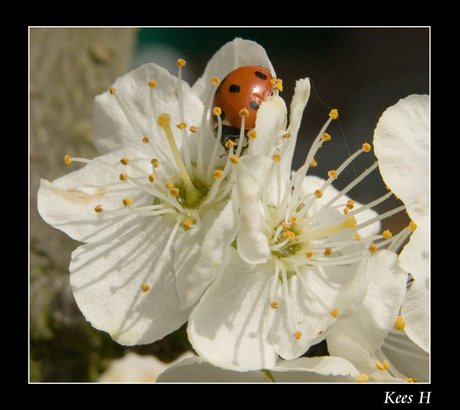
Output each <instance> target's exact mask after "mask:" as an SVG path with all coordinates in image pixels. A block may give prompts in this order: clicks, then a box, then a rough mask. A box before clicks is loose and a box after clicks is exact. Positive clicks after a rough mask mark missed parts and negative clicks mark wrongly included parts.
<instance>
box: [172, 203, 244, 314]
mask: <svg viewBox="0 0 460 410" xmlns="http://www.w3.org/2000/svg"><path fill="white" fill-rule="evenodd" d="M233 208H234V203H233V201H231V200H230V201H229V202H227V205H226V206H225V207H224V209H223V210H222V211H221V212H220V213H218V214H217V212H209V213H207V214H206V215H205V216H206V219H205V220H203V221H202V226H203V228H202V229H191V230H189V231H187V232H184V233H183V234H182V235H181V236H180V238H179V239H178V240H177V241H176V244H175V254H176V258H175V262H174V267H175V272H176V279H177V290H178V292H179V295H180V298H181V308H182V309H185V308H187V307H189V306H191V305H193V304H194V303H195V302H196V301H197V300H198V298H200V297H201V295H202V294H203V292H204V291H205V290H206V288H207V287H208V286H209V285H210V284H211V283H212V282H213V281H214V280H215V278H216V277H217V276H218V275H219V274H220V273H221V272H222V271H223V269H224V268H225V266H226V264H227V261H228V258H229V252H230V245H231V243H232V242H233V240H234V239H235V236H236V233H237V228H238V226H237V224H236V222H235V217H236V215H235V212H234V209H233ZM216 214H217V216H216ZM205 227H208V228H209V229H207V228H205ZM191 267H192V268H191Z"/></svg>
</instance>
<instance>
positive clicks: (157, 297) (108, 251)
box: [69, 218, 190, 345]
mask: <svg viewBox="0 0 460 410" xmlns="http://www.w3.org/2000/svg"><path fill="white" fill-rule="evenodd" d="M173 229H174V222H172V221H170V220H169V219H168V218H157V219H155V220H151V221H149V222H148V223H145V224H144V225H143V226H141V227H139V228H137V229H135V230H133V231H132V232H130V233H129V234H127V235H125V236H124V237H123V238H121V240H119V241H117V242H114V243H111V244H110V243H94V244H87V245H83V246H80V247H79V248H78V249H77V250H75V251H74V252H73V253H72V262H71V264H70V267H69V270H70V282H71V285H72V290H73V294H74V296H75V300H76V302H77V304H78V307H79V308H80V310H81V311H82V313H83V315H84V316H85V317H86V319H87V320H88V321H89V322H91V324H92V325H93V326H94V327H95V328H97V329H100V330H104V331H106V332H108V333H109V334H110V335H111V336H112V338H113V339H114V340H116V341H117V342H118V343H120V344H124V345H135V344H146V343H152V342H154V341H156V340H159V339H161V338H162V337H164V336H165V335H167V334H169V333H171V332H172V331H174V330H176V329H178V328H179V327H180V326H181V325H182V324H183V323H185V322H186V321H187V318H188V315H189V313H190V309H189V310H181V309H180V308H179V303H180V299H179V295H178V294H177V290H176V282H175V278H174V271H173V266H172V257H171V255H170V253H169V248H168V249H166V250H165V245H166V243H167V241H168V239H169V236H170V235H171V234H172V232H173Z"/></svg>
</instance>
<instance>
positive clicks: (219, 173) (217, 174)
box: [213, 169, 224, 179]
mask: <svg viewBox="0 0 460 410" xmlns="http://www.w3.org/2000/svg"><path fill="white" fill-rule="evenodd" d="M213 174H214V178H216V179H221V178H222V177H223V176H224V173H223V172H222V171H221V170H220V169H215V170H214V172H213Z"/></svg>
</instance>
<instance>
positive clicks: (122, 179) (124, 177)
mask: <svg viewBox="0 0 460 410" xmlns="http://www.w3.org/2000/svg"><path fill="white" fill-rule="evenodd" d="M127 180H128V174H120V181H127Z"/></svg>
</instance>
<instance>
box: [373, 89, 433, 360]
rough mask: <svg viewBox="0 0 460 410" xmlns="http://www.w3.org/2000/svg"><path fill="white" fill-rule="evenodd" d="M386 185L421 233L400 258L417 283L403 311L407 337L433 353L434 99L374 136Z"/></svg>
mask: <svg viewBox="0 0 460 410" xmlns="http://www.w3.org/2000/svg"><path fill="white" fill-rule="evenodd" d="M374 144H375V154H376V156H377V157H378V159H379V168H380V172H381V174H382V177H383V179H384V181H385V183H386V184H387V185H388V186H389V187H390V189H391V190H392V191H393V192H394V193H395V195H397V196H398V197H399V198H400V199H401V200H402V201H403V202H404V204H405V206H406V209H407V213H408V214H409V217H410V218H411V220H412V221H413V223H412V224H411V227H410V229H411V230H414V229H415V228H416V229H415V231H414V232H413V233H412V235H411V237H410V241H409V243H408V244H407V245H406V246H405V247H404V249H403V250H402V252H401V255H400V257H399V259H400V263H401V266H402V267H403V268H404V269H406V270H407V272H409V273H410V274H411V275H412V277H413V279H414V280H413V282H412V284H411V287H410V289H409V291H408V295H407V299H406V301H405V302H404V305H403V307H402V310H401V316H402V317H403V318H404V321H405V331H406V333H407V335H408V336H409V337H410V338H411V339H412V340H413V341H414V342H415V343H417V344H418V345H419V346H420V347H421V348H422V349H424V350H425V351H426V352H428V351H429V238H430V232H429V217H430V209H429V192H430V174H429V171H430V169H429V155H430V154H429V97H428V96H427V95H411V96H409V97H407V98H405V99H402V100H400V101H399V102H398V103H397V104H396V105H394V106H392V107H390V108H388V109H387V110H386V111H385V112H384V113H383V115H382V117H381V118H380V121H379V123H378V124H377V128H376V130H375V134H374Z"/></svg>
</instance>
